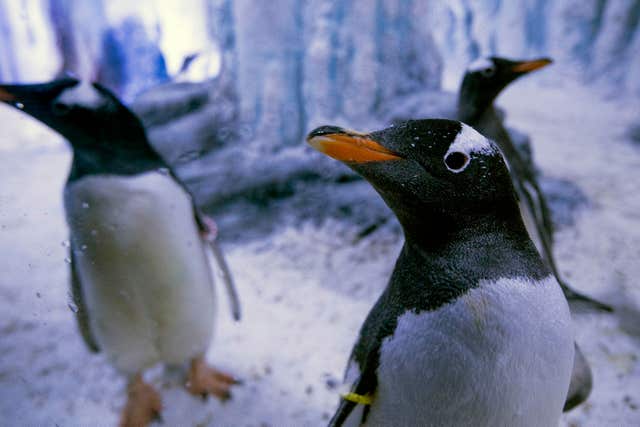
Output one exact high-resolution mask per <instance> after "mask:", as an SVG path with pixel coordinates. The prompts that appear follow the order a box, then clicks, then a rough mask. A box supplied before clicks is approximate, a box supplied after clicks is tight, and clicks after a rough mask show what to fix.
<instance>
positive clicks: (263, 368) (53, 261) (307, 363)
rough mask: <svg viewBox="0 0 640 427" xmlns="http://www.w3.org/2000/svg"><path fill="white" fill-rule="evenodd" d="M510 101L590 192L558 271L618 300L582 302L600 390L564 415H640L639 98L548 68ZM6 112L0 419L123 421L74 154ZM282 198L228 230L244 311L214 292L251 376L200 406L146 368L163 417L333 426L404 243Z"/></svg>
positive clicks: (231, 359)
mask: <svg viewBox="0 0 640 427" xmlns="http://www.w3.org/2000/svg"><path fill="white" fill-rule="evenodd" d="M523 99H524V100H526V102H523V101H522V100H523ZM499 101H500V104H501V105H502V106H503V107H505V109H506V111H507V112H508V123H509V125H511V126H516V127H518V128H519V129H523V130H525V131H527V132H529V133H530V135H531V139H532V141H533V144H534V155H535V158H536V160H537V162H538V165H539V166H540V168H541V170H542V173H543V174H544V175H545V176H547V177H551V178H554V179H557V180H558V182H563V181H562V180H564V181H567V180H568V181H570V182H572V183H574V184H575V185H576V186H578V187H579V189H580V191H581V192H582V193H584V195H585V197H586V198H587V199H588V201H589V202H588V203H585V204H578V206H577V207H575V211H573V212H571V213H570V214H567V213H564V212H561V215H569V216H571V217H572V218H573V223H572V224H568V225H564V226H563V227H561V228H560V229H559V231H558V233H557V234H556V240H557V244H556V254H557V256H558V261H559V264H560V267H561V269H562V272H563V274H564V275H565V276H566V277H567V278H568V279H569V280H570V282H571V283H572V284H574V285H575V286H576V287H578V288H579V289H581V290H584V291H585V292H587V293H589V294H590V295H593V296H596V297H598V298H601V299H603V300H605V301H606V302H610V303H613V304H614V306H615V307H616V313H615V314H613V315H610V314H604V313H594V312H590V311H583V310H581V309H580V307H576V311H575V314H574V316H575V321H576V326H575V328H576V333H577V340H578V343H579V344H580V345H581V346H582V348H583V350H584V353H585V355H586V357H587V358H588V359H589V360H590V362H591V363H592V366H593V371H594V384H595V385H594V391H593V394H592V396H591V398H590V399H589V401H588V402H587V403H586V404H585V405H583V406H581V407H579V408H578V409H576V410H574V411H573V412H571V413H570V414H568V415H566V416H564V418H563V422H562V425H563V426H565V425H566V426H569V425H571V426H632V425H637V421H638V418H639V413H638V407H639V406H640V396H639V394H638V393H639V392H638V390H640V364H639V362H638V354H639V353H640V286H638V283H637V277H639V276H640V263H638V256H639V255H640V227H638V220H639V219H640V218H639V214H638V212H640V193H638V191H637V183H638V182H640V151H638V150H639V148H638V146H637V144H633V143H632V142H631V141H630V137H629V136H628V135H629V134H628V130H629V129H630V127H631V126H634V125H637V117H636V115H635V114H634V112H636V111H638V105H634V104H630V103H629V102H623V101H620V100H618V99H615V98H613V99H612V98H610V99H607V98H606V92H605V91H600V90H595V89H587V88H584V87H580V86H576V85H575V84H573V83H569V81H568V80H563V81H557V80H552V79H550V78H539V79H528V80H526V81H522V82H519V83H518V84H517V85H514V86H513V87H512V88H510V89H509V90H508V91H507V92H506V93H505V94H504V95H503V96H502V97H501V98H500V99H499ZM0 121H1V122H2V123H3V127H2V130H1V131H0V183H1V184H0V189H1V190H0V236H1V238H0V253H2V254H3V256H2V257H1V258H0V271H2V273H3V274H2V275H1V276H0V312H2V313H3V315H2V318H1V319H0V337H1V338H0V419H1V420H3V422H8V423H9V424H13V425H16V424H21V425H54V424H58V425H65V426H74V425H94V424H96V423H99V424H103V425H115V424H116V422H117V417H118V413H119V409H120V407H121V406H122V404H123V403H124V392H123V387H124V379H123V378H122V377H120V376H119V375H118V374H117V373H116V372H115V371H114V370H113V369H112V368H111V367H110V366H109V365H108V364H107V363H106V361H105V359H104V357H103V356H101V355H92V354H90V353H89V352H88V351H87V350H86V348H85V347H84V345H83V343H82V340H81V338H80V336H79V334H78V333H77V332H76V327H75V324H74V319H73V315H72V312H71V310H70V308H69V307H68V301H69V298H68V296H67V287H68V277H67V276H68V271H67V270H68V264H66V263H65V261H64V258H65V257H66V256H67V253H66V251H67V248H66V245H65V241H66V240H67V239H68V236H67V230H66V226H65V224H64V220H63V210H62V194H61V191H62V186H63V183H64V180H65V177H66V173H67V169H68V167H69V161H70V155H69V152H68V149H67V148H66V146H65V145H64V144H63V142H62V140H61V139H60V138H59V137H58V136H56V135H55V134H53V133H51V132H49V131H47V130H46V129H45V128H44V127H43V126H41V125H39V124H36V123H34V122H33V121H32V120H30V119H28V118H26V117H25V116H24V115H22V114H20V113H19V112H17V111H15V110H13V109H10V108H7V107H4V106H0ZM299 144H301V145H302V144H304V142H303V141H302V140H301V141H299ZM307 155H309V154H308V153H307V152H304V153H302V154H300V157H301V158H302V156H307ZM318 156H319V155H318ZM294 160H295V157H292V161H294ZM361 185H365V184H364V183H362V182H351V183H346V184H343V186H344V187H343V188H344V191H345V193H344V194H343V193H341V192H340V191H338V190H336V192H335V194H333V195H334V196H335V197H336V198H338V197H343V198H344V199H345V200H347V201H348V202H349V203H352V204H353V208H354V209H356V208H358V207H360V208H362V206H357V205H359V204H362V203H361V202H362V201H361V199H358V198H354V199H353V200H349V196H350V192H351V191H352V190H353V189H354V188H356V187H357V188H359V186H361ZM563 188H564V187H563ZM315 194H316V193H313V192H309V193H303V194H301V195H298V197H304V196H305V195H306V196H307V197H309V198H312V197H314V196H315ZM371 194H373V192H371ZM309 202H312V200H311V199H310V200H309ZM280 203H281V210H280V212H286V213H287V215H283V216H282V217H267V218H255V221H256V222H257V221H258V220H259V219H260V220H262V221H265V220H266V221H270V222H276V225H274V227H273V230H274V231H273V232H272V233H262V234H257V233H255V234H254V233H252V230H251V227H252V225H253V223H254V220H252V219H251V217H250V214H251V211H248V212H247V211H243V212H238V214H237V215H238V217H242V216H243V215H244V216H245V217H246V218H244V219H243V220H244V221H245V224H246V225H245V227H246V229H247V233H248V234H251V235H252V237H253V238H252V239H251V240H246V239H245V240H242V239H238V240H235V239H234V240H226V241H224V240H223V245H224V246H225V248H226V252H227V256H228V260H229V262H230V264H231V268H232V269H233V271H234V273H235V278H236V283H237V286H238V288H239V292H240V296H241V298H242V304H243V313H244V319H243V320H242V322H240V323H234V322H232V321H231V318H230V314H229V313H228V309H227V308H226V299H225V297H224V295H222V293H221V292H219V295H220V296H221V301H220V307H221V308H222V310H221V313H220V318H219V320H220V322H219V324H218V326H219V327H218V330H217V333H216V337H215V340H214V342H213V345H212V347H211V349H210V353H209V359H210V361H211V362H212V363H213V364H214V365H215V366H217V367H220V368H224V369H226V370H228V371H230V372H233V373H234V374H236V375H238V376H239V377H241V378H242V379H243V380H244V383H243V384H242V385H240V386H236V387H235V388H234V397H233V399H232V400H231V401H229V402H227V403H225V404H221V403H219V402H217V401H215V400H213V399H210V400H209V401H207V402H202V401H200V400H199V399H195V398H192V397H190V396H188V395H187V394H186V392H184V390H183V388H182V387H181V386H180V382H181V380H180V376H179V375H178V374H176V373H169V375H166V376H165V375H162V372H161V370H160V369H156V370H153V371H152V372H150V373H149V374H148V377H149V379H150V380H151V381H152V382H153V383H154V384H156V385H158V386H159V388H160V390H161V393H162V396H163V399H164V405H165V410H164V412H163V417H164V425H194V426H195V425H216V426H228V425H247V426H263V425H264V426H267V425H268V426H280V425H323V424H325V423H326V421H327V419H328V417H329V416H330V415H331V414H332V412H333V410H334V409H335V405H336V403H337V399H338V393H339V386H338V384H339V382H340V378H341V377H342V373H343V370H344V368H345V366H346V360H347V357H348V355H349V352H350V349H351V345H352V343H353V340H354V339H355V337H356V335H357V332H358V328H359V326H360V324H361V323H362V321H363V319H364V317H365V315H366V313H367V312H368V310H369V309H370V307H371V306H372V304H373V303H374V301H375V300H376V298H377V296H378V295H379V293H380V292H381V291H382V289H383V287H384V285H385V283H386V280H387V278H388V277H389V274H390V272H391V270H392V268H393V263H394V261H395V258H396V256H397V254H398V252H399V250H400V247H401V244H402V239H401V237H400V236H399V235H398V234H397V233H396V232H395V231H396V230H397V228H396V227H381V228H379V229H378V230H376V231H374V232H373V233H370V234H368V235H366V236H365V237H361V235H360V233H361V229H362V228H363V227H364V226H366V225H368V224H354V223H353V222H352V221H348V220H344V219H341V218H338V217H335V218H325V220H324V221H323V222H321V223H320V224H318V223H313V224H312V223H302V224H299V221H296V220H295V216H296V214H297V209H298V206H297V205H292V204H291V203H292V202H288V201H287V200H286V199H285V200H282V201H280ZM311 204H313V203H311ZM552 206H553V208H554V209H566V208H567V205H566V204H561V203H560V204H556V203H554V204H553V205H552ZM327 211H328V212H332V211H331V210H330V209H329V207H328V206H327ZM247 216H248V217H247ZM224 233H225V230H224V224H222V227H221V235H222V236H223V238H224V237H225V234H224ZM220 291H221V290H220Z"/></svg>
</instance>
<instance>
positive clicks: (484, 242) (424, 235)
mask: <svg viewBox="0 0 640 427" xmlns="http://www.w3.org/2000/svg"><path fill="white" fill-rule="evenodd" d="M429 220H435V216H432V217H431V218H429ZM458 221H459V219H458ZM402 225H403V228H404V231H405V244H404V246H403V249H402V252H401V254H400V256H399V258H398V261H397V263H396V267H395V269H394V272H393V275H392V277H391V281H390V284H389V292H390V293H391V294H395V295H396V296H397V297H398V298H399V299H400V300H401V301H404V304H405V305H407V306H408V307H409V308H411V309H415V310H417V311H421V310H433V309H436V308H438V307H440V306H441V305H443V304H445V303H448V302H450V301H452V300H454V299H456V298H457V297H459V296H461V295H463V294H465V293H466V292H467V291H468V290H469V289H471V288H474V287H478V286H480V284H481V282H482V281H486V282H487V283H492V282H496V281H498V280H499V279H502V278H517V277H527V278H531V279H532V280H542V279H543V278H545V277H547V276H548V275H549V272H548V270H547V268H546V267H545V266H544V264H543V262H542V259H541V258H540V256H539V255H538V252H537V251H536V249H535V246H534V245H533V243H532V242H531V240H530V239H529V236H528V235H527V233H526V229H525V228H524V224H523V223H522V220H521V219H520V218H519V217H517V216H516V217H514V216H511V215H502V216H500V217H495V216H493V217H492V216H491V215H485V216H479V217H477V218H476V219H475V220H473V221H467V222H466V223H456V219H452V220H451V221H447V222H442V221H437V222H434V223H433V224H431V225H427V224H424V223H423V224H421V225H419V224H418V223H413V224H408V223H406V221H405V222H404V223H403V224H402Z"/></svg>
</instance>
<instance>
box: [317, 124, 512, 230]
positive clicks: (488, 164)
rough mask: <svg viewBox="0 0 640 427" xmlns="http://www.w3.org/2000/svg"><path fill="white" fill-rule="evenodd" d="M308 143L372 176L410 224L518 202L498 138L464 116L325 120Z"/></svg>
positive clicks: (470, 215) (467, 216)
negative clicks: (373, 122)
mask: <svg viewBox="0 0 640 427" xmlns="http://www.w3.org/2000/svg"><path fill="white" fill-rule="evenodd" d="M307 142H308V143H309V144H310V145H311V146H313V147H314V148H315V149H317V150H318V151H320V152H322V153H324V154H326V155H328V156H330V157H333V158H335V159H337V160H340V161H342V162H344V163H345V164H346V165H347V166H349V167H350V168H352V169H353V170H355V171H356V172H358V173H359V174H360V175H362V176H363V177H364V178H366V179H367V180H368V181H369V182H370V183H371V184H372V185H373V186H374V188H375V189H376V190H377V191H378V193H380V195H381V196H382V197H383V199H384V200H385V201H386V203H387V204H388V205H389V207H390V208H391V209H392V210H393V211H394V212H395V213H396V215H397V216H398V218H399V219H400V221H401V222H402V223H403V225H405V229H406V228H407V227H406V225H407V224H409V223H417V222H420V221H421V220H422V218H424V219H425V220H426V219H427V218H433V217H435V216H437V217H440V218H445V217H447V218H450V219H455V220H459V221H463V222H467V221H468V220H471V221H473V218H474V217H476V216H479V215H483V214H485V213H486V214H490V213H492V212H494V211H495V210H497V209H500V208H501V207H502V206H503V205H504V206H506V207H507V210H510V211H513V210H514V209H517V206H516V202H515V198H514V193H513V187H512V184H511V178H510V176H509V172H508V170H507V167H506V166H505V163H504V160H503V158H502V154H501V152H500V150H499V149H498V148H497V146H496V144H495V143H494V142H492V141H490V140H488V139H487V138H485V137H484V136H482V135H480V134H479V133H478V132H477V131H475V130H474V129H473V128H471V127H469V126H467V125H465V124H463V123H461V122H458V121H453V120H441V119H428V120H410V121H407V122H404V123H402V124H399V125H397V126H394V127H390V128H388V129H385V130H381V131H377V132H372V133H369V134H363V133H358V132H354V131H350V130H345V129H342V128H338V127H333V126H323V127H320V128H317V129H315V130H314V131H312V132H311V133H310V134H309V135H308V136H307Z"/></svg>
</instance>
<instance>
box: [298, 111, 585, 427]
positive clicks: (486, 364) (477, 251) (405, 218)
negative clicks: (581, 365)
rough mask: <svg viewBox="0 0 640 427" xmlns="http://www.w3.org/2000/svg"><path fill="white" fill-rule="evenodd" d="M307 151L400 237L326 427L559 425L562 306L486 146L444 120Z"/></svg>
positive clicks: (566, 374) (316, 138) (329, 141)
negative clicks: (366, 185)
mask: <svg viewBox="0 0 640 427" xmlns="http://www.w3.org/2000/svg"><path fill="white" fill-rule="evenodd" d="M308 142H309V143H310V144H311V145H312V146H313V147H315V148H316V149H318V150H319V151H321V152H323V153H325V154H327V155H329V156H331V157H333V158H336V159H338V160H341V161H343V162H345V163H346V164H347V165H348V166H349V167H351V168H352V169H354V170H355V171H356V172H358V173H360V174H361V175H362V176H363V177H365V179H367V180H368V181H369V182H370V183H371V184H372V185H373V187H374V188H375V189H376V191H377V192H378V193H379V194H380V195H381V196H382V198H383V199H384V200H385V202H386V203H387V205H388V206H389V207H390V208H391V209H392V210H393V211H394V213H395V214H396V216H397V217H398V219H399V221H400V223H401V225H402V227H403V230H404V233H405V238H406V241H405V244H404V247H403V249H402V252H401V254H400V256H399V258H398V260H397V262H396V266H395V269H394V271H393V274H392V276H391V279H390V282H389V284H388V286H387V288H386V290H385V291H384V293H383V294H382V296H381V297H380V299H379V300H378V302H377V303H376V304H375V306H374V307H373V309H372V310H371V312H370V313H369V315H368V317H367V319H366V321H365V323H364V325H363V326H362V329H361V331H360V336H359V339H358V340H357V343H356V345H355V347H354V349H353V352H352V355H351V358H350V363H349V366H348V369H347V373H346V382H347V384H348V385H349V387H350V392H349V393H347V394H346V395H345V396H344V398H343V400H342V401H341V403H340V405H339V408H338V410H337V412H336V413H335V415H334V417H333V419H332V420H331V423H330V425H332V426H340V425H350V426H354V425H360V424H366V425H396V426H408V425H432V426H441V425H474V426H483V425H486V426H497V425H509V426H529V425H531V426H533V425H536V426H538V425H539V426H551V425H557V423H558V421H559V418H560V415H561V412H562V408H563V404H564V402H565V398H566V397H567V391H568V388H569V383H570V378H571V371H572V364H573V360H574V341H573V333H572V330H571V318H570V313H569V307H568V305H567V302H566V299H565V297H564V296H563V294H562V291H561V289H560V287H559V286H558V284H557V282H556V280H555V279H554V277H553V275H552V274H551V273H550V272H549V270H548V269H547V267H546V266H545V264H544V262H543V261H542V259H541V258H540V256H539V254H538V252H537V250H536V248H535V246H534V245H533V243H532V242H531V240H530V238H529V236H528V234H527V231H526V229H525V227H524V224H523V223H522V218H521V215H520V212H519V210H518V207H517V203H516V200H515V197H514V192H513V186H512V183H511V178H510V176H509V172H508V170H507V168H506V166H505V164H504V162H503V159H502V156H501V155H500V151H499V150H498V148H497V146H496V145H495V144H494V143H493V142H490V141H489V140H487V139H486V138H485V137H483V136H482V135H480V134H479V133H478V132H476V131H475V130H473V129H472V128H470V127H469V126H467V125H464V124H462V123H460V122H457V121H449V120H419V121H409V122H406V123H404V124H401V125H398V126H395V127H392V128H389V129H386V130H383V131H379V132H373V133H371V134H359V133H355V132H351V131H346V130H343V129H340V128H337V127H321V128H318V129H316V130H314V131H313V132H311V133H310V134H309V136H308Z"/></svg>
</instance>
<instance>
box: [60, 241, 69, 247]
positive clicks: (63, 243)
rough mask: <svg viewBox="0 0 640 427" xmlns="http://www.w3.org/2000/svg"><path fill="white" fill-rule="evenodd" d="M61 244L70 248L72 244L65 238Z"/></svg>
mask: <svg viewBox="0 0 640 427" xmlns="http://www.w3.org/2000/svg"><path fill="white" fill-rule="evenodd" d="M60 244H61V245H62V247H63V248H68V247H69V246H70V245H71V243H69V241H68V240H63V241H62V242H61V243H60Z"/></svg>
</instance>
